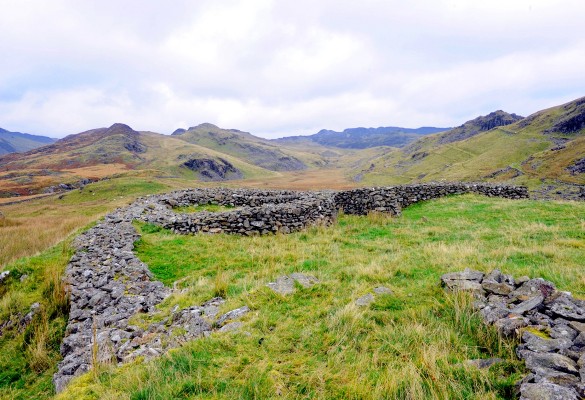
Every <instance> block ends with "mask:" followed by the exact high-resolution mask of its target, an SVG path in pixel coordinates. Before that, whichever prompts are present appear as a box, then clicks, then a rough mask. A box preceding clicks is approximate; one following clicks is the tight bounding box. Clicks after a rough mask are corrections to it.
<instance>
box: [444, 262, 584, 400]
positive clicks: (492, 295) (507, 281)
mask: <svg viewBox="0 0 585 400" xmlns="http://www.w3.org/2000/svg"><path fill="white" fill-rule="evenodd" d="M441 281H442V283H443V285H444V286H445V287H446V288H447V289H448V290H451V291H453V290H455V291H456V290H463V291H470V292H472V293H473V294H474V296H475V298H476V302H475V303H474V307H475V308H476V309H477V311H478V312H479V313H480V314H481V316H482V318H483V320H484V321H485V322H486V323H488V324H491V325H494V326H495V327H496V328H497V329H498V331H499V332H500V334H501V335H502V336H504V337H512V336H515V337H518V338H520V340H521V344H520V345H519V346H518V348H517V349H516V354H517V355H518V357H519V358H520V359H522V360H524V362H525V363H526V367H527V368H528V370H530V374H528V375H527V376H526V377H525V378H524V379H523V380H522V381H521V382H520V383H519V386H520V388H519V390H520V395H521V397H520V399H522V400H537V399H580V398H583V397H585V301H584V300H579V299H575V298H573V297H572V296H571V295H570V294H569V293H567V292H561V291H558V290H557V289H556V288H555V286H554V284H553V283H552V282H548V281H545V280H544V279H541V278H536V279H530V278H528V277H520V278H517V279H514V277H512V276H510V275H505V274H503V273H502V272H500V271H499V270H494V271H492V272H490V273H489V274H487V275H486V274H484V273H482V272H479V271H472V270H469V269H466V270H465V271H463V272H454V273H449V274H445V275H443V276H442V277H441Z"/></svg>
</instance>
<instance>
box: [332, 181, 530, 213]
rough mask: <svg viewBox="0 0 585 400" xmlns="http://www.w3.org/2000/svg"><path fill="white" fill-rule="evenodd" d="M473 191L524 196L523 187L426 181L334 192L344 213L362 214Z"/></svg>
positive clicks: (396, 211)
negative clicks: (414, 183)
mask: <svg viewBox="0 0 585 400" xmlns="http://www.w3.org/2000/svg"><path fill="white" fill-rule="evenodd" d="M465 193H476V194H481V195H484V196H489V197H504V198H507V199H526V198H528V197H529V196H528V189H527V188H526V187H524V186H504V185H490V184H485V183H428V184H417V185H401V186H391V187H379V188H364V189H354V190H347V191H342V192H338V193H337V194H336V195H335V204H336V205H337V206H338V207H339V208H341V209H343V212H344V213H346V214H356V215H365V214H367V213H368V212H370V211H380V212H389V213H391V214H394V215H399V214H400V213H401V210H402V209H403V208H405V207H408V206H409V205H411V204H414V203H418V202H420V201H425V200H431V199H436V198H439V197H445V196H451V195H456V194H465Z"/></svg>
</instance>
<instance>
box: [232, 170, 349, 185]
mask: <svg viewBox="0 0 585 400" xmlns="http://www.w3.org/2000/svg"><path fill="white" fill-rule="evenodd" d="M237 185H238V186H242V187H253V188H260V189H268V188H269V189H291V190H320V189H351V188H354V187H356V186H357V184H356V183H355V182H353V181H351V180H349V179H348V178H347V176H346V175H345V170H344V169H341V168H335V169H318V170H307V171H292V172H280V173H279V176H277V177H273V178H263V179H248V180H244V181H238V182H237Z"/></svg>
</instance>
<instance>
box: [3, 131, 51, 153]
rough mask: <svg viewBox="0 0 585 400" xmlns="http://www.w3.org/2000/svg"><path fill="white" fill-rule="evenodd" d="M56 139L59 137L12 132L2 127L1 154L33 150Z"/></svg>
mask: <svg viewBox="0 0 585 400" xmlns="http://www.w3.org/2000/svg"><path fill="white" fill-rule="evenodd" d="M56 140H57V139H54V138H51V137H48V136H41V135H33V134H30V133H22V132H11V131H8V130H6V129H3V128H0V155H3V154H9V153H20V152H24V151H28V150H32V149H34V148H37V147H41V146H45V145H47V144H51V143H53V142H55V141H56Z"/></svg>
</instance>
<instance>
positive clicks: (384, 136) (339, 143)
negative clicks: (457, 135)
mask: <svg viewBox="0 0 585 400" xmlns="http://www.w3.org/2000/svg"><path fill="white" fill-rule="evenodd" d="M448 129H450V128H433V127H421V128H416V129H413V128H401V127H397V126H381V127H378V128H364V127H359V128H348V129H344V130H343V131H342V132H337V131H333V130H329V129H321V130H320V131H319V132H318V133H316V134H314V135H309V136H292V137H285V138H281V139H276V140H278V141H280V142H282V143H287V142H291V141H295V140H309V141H311V142H315V143H318V144H320V145H323V146H330V147H339V148H346V149H366V148H369V147H376V146H393V147H402V146H405V145H407V144H408V143H410V142H412V141H414V140H416V139H418V138H420V137H421V136H424V135H429V134H432V133H438V132H443V131H446V130H448Z"/></svg>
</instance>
